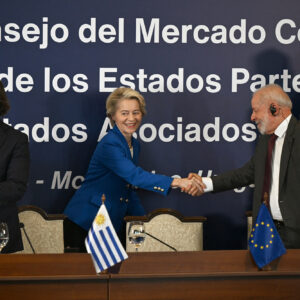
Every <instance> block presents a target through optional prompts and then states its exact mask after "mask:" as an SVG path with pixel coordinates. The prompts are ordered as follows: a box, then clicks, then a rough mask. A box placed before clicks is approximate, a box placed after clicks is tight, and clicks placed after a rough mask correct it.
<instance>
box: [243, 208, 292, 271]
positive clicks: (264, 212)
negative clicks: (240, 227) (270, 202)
mask: <svg viewBox="0 0 300 300" xmlns="http://www.w3.org/2000/svg"><path fill="white" fill-rule="evenodd" d="M249 248H250V252H251V254H252V256H253V259H254V260H255V263H256V264H257V266H258V267H259V268H262V267H264V266H265V265H267V264H269V263H270V262H271V261H273V260H274V259H276V258H277V257H279V256H281V255H283V254H285V253H286V249H285V247H284V245H283V242H282V241H281V238H280V236H279V234H278V232H277V230H276V228H275V225H274V223H273V220H272V218H271V215H270V213H269V210H268V209H267V207H266V206H265V204H261V206H260V209H259V212H258V216H257V219H256V223H255V224H254V225H253V229H252V232H251V235H250V239H249Z"/></svg>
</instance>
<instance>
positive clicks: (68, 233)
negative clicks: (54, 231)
mask: <svg viewBox="0 0 300 300" xmlns="http://www.w3.org/2000/svg"><path fill="white" fill-rule="evenodd" d="M117 234H118V237H119V239H120V242H121V243H122V245H123V247H124V248H125V247H126V224H125V222H124V224H123V226H122V228H121V230H120V231H119V232H117ZM87 235H88V232H87V231H86V230H85V229H83V228H82V227H80V226H79V225H77V224H76V223H74V222H72V221H71V220H70V219H68V218H66V219H65V220H64V247H65V252H81V253H86V248H85V243H84V241H85V238H86V237H87Z"/></svg>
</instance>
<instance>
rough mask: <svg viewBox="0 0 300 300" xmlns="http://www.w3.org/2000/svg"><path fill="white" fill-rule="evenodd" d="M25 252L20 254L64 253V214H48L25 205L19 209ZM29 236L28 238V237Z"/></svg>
mask: <svg viewBox="0 0 300 300" xmlns="http://www.w3.org/2000/svg"><path fill="white" fill-rule="evenodd" d="M18 210H19V220H20V226H21V233H22V240H23V245H24V250H23V251H20V252H18V253H33V250H32V248H31V246H30V243H31V244H32V247H33V248H34V250H35V253H63V252H64V237H63V220H64V218H65V216H64V215H62V214H47V213H46V212H45V211H44V210H43V209H41V208H39V207H37V206H33V205H24V206H21V207H19V208H18ZM26 235H27V237H26Z"/></svg>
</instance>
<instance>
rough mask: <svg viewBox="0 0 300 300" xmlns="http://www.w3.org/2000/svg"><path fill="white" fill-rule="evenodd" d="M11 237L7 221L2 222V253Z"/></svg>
mask: <svg viewBox="0 0 300 300" xmlns="http://www.w3.org/2000/svg"><path fill="white" fill-rule="evenodd" d="M8 239H9V234H8V226H7V224H6V223H3V222H2V223H0V253H1V251H2V249H3V248H4V247H5V246H6V245H7V243H8Z"/></svg>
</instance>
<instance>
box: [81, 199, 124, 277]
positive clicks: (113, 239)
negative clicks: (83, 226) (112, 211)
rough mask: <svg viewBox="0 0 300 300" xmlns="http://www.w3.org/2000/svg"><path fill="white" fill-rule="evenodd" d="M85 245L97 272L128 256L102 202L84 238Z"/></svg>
mask: <svg viewBox="0 0 300 300" xmlns="http://www.w3.org/2000/svg"><path fill="white" fill-rule="evenodd" d="M85 247H86V249H87V252H88V253H90V254H92V258H93V262H94V266H95V268H96V272H97V273H100V272H101V271H103V270H106V269H108V268H109V267H111V266H113V265H115V264H117V263H119V262H120V261H122V260H125V259H126V258H128V255H127V253H126V252H125V250H124V248H123V246H122V244H121V243H120V240H119V238H118V236H117V234H116V232H115V229H114V227H113V225H112V223H111V221H110V218H109V215H108V212H107V210H106V207H105V205H104V203H103V204H102V205H101V206H100V209H99V211H98V213H97V215H96V217H95V219H94V221H93V224H92V227H91V229H90V230H89V233H88V236H87V238H86V239H85Z"/></svg>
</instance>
